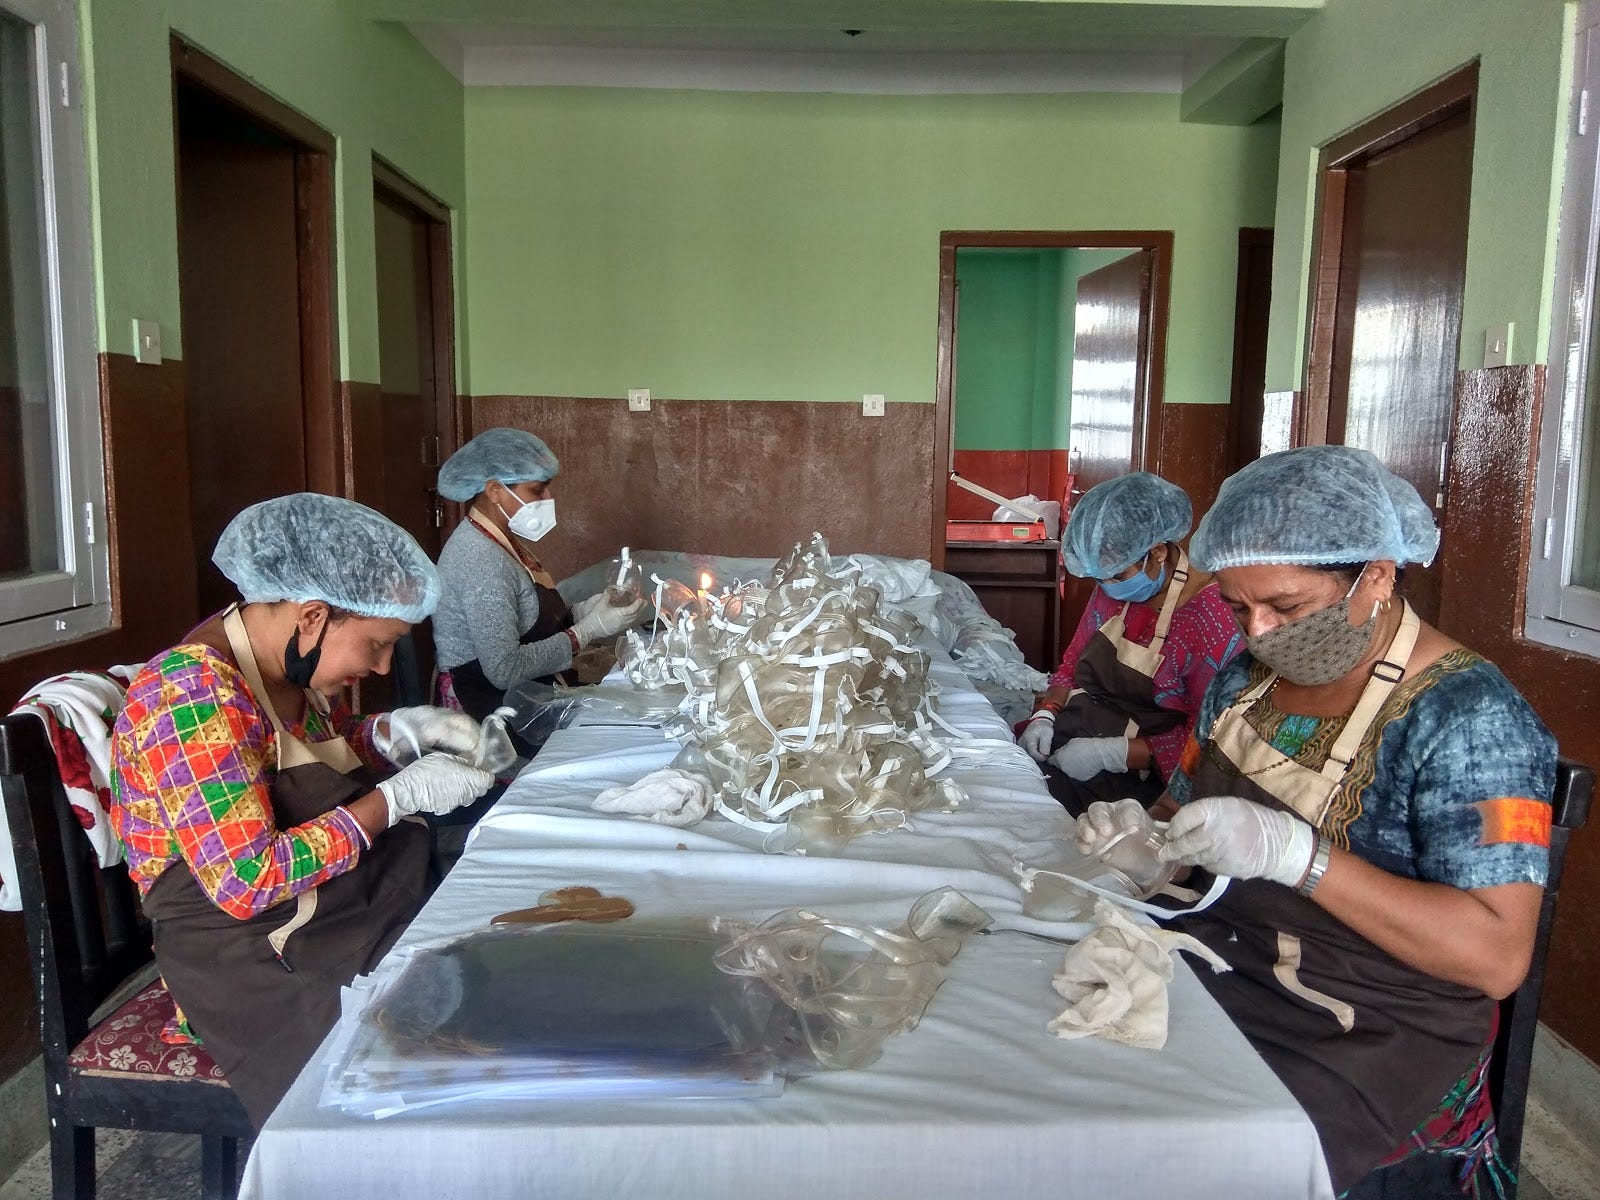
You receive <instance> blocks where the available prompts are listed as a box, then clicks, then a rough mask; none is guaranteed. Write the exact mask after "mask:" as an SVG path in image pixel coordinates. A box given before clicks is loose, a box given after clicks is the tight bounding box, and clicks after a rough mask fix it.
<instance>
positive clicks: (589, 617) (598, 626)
mask: <svg viewBox="0 0 1600 1200" xmlns="http://www.w3.org/2000/svg"><path fill="white" fill-rule="evenodd" d="M602 595H604V593H602ZM643 611H644V597H643V596H641V597H639V599H637V600H635V601H634V602H633V603H632V604H628V605H624V606H623V607H622V608H614V607H612V606H611V605H609V604H606V603H604V602H602V603H600V604H596V605H594V606H593V607H591V608H590V609H589V611H588V612H586V613H584V615H583V616H582V617H580V618H578V621H577V623H576V624H574V625H573V627H572V632H573V633H575V634H577V635H578V644H579V645H580V646H588V645H591V644H592V643H594V642H598V641H602V640H604V639H605V638H613V637H616V636H617V634H619V633H621V632H622V631H623V630H624V629H626V628H628V626H630V625H632V624H633V623H634V622H636V621H637V620H638V619H639V614H640V613H642V612H643Z"/></svg>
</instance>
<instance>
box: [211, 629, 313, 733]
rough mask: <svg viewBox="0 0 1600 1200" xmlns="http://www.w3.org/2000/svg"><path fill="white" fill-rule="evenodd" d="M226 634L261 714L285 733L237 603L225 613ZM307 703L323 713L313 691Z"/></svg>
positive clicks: (306, 691) (234, 657)
mask: <svg viewBox="0 0 1600 1200" xmlns="http://www.w3.org/2000/svg"><path fill="white" fill-rule="evenodd" d="M222 632H223V633H224V634H226V635H227V638H228V648H229V649H230V650H232V651H233V659H234V662H236V663H238V664H239V670H240V671H241V672H243V673H244V681H245V682H246V683H248V684H249V685H250V690H251V691H252V692H254V693H255V694H256V703H258V704H259V705H261V711H262V712H264V713H266V714H267V720H268V721H270V722H271V723H272V728H273V729H274V730H275V731H276V732H278V733H280V734H281V733H283V732H284V725H283V720H282V718H280V717H279V716H278V710H277V709H276V708H275V707H273V704H272V693H271V692H269V691H268V690H267V685H266V683H265V682H263V681H262V678H261V667H260V665H259V664H258V663H257V662H256V652H255V650H254V649H253V648H252V647H251V645H250V631H249V630H247V629H246V628H245V625H244V614H243V613H241V612H240V611H239V606H238V605H237V604H235V605H232V606H230V607H229V609H228V611H227V612H225V613H223V614H222ZM305 693H306V704H307V705H309V706H312V707H315V708H316V709H317V711H318V712H321V711H322V705H321V704H319V703H318V701H319V700H320V699H321V697H320V696H318V695H317V694H316V693H315V692H314V691H312V690H311V689H310V688H306V689H305Z"/></svg>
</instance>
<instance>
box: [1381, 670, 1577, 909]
mask: <svg viewBox="0 0 1600 1200" xmlns="http://www.w3.org/2000/svg"><path fill="white" fill-rule="evenodd" d="M1404 719H1405V721H1406V722H1407V724H1408V726H1409V728H1407V729H1406V730H1405V731H1404V734H1405V736H1404V740H1403V742H1401V744H1400V745H1397V746H1395V747H1393V750H1394V752H1392V753H1388V752H1387V751H1390V750H1391V747H1390V746H1388V745H1387V744H1385V746H1384V751H1386V752H1385V753H1380V754H1379V756H1378V759H1377V764H1376V776H1375V778H1374V779H1373V781H1372V785H1371V787H1372V788H1373V789H1382V790H1384V791H1388V792H1390V793H1391V794H1400V795H1403V794H1405V793H1406V791H1409V793H1410V798H1411V812H1410V820H1409V825H1410V834H1411V837H1412V838H1414V839H1415V841H1414V845H1412V846H1406V847H1404V848H1403V849H1404V850H1405V851H1409V852H1410V853H1409V854H1408V857H1411V858H1412V859H1413V862H1414V870H1415V872H1416V877H1417V878H1419V879H1426V880H1431V881H1433V882H1436V883H1447V884H1450V885H1451V886H1453V887H1458V888H1483V887H1496V886H1499V885H1501V884H1507V883H1537V884H1540V885H1543V884H1544V883H1545V881H1546V876H1547V874H1548V871H1549V859H1550V820H1551V810H1550V797H1551V794H1552V793H1553V791H1554V789H1555V766H1556V744H1555V738H1553V737H1552V736H1551V734H1550V731H1549V730H1548V729H1546V728H1545V726H1544V723H1543V722H1542V721H1540V720H1539V718H1538V716H1537V715H1535V713H1534V711H1533V709H1532V708H1530V707H1529V705H1528V702H1527V701H1526V700H1524V699H1523V698H1522V697H1521V695H1519V694H1518V693H1517V690H1516V689H1515V688H1514V687H1512V686H1511V682H1510V680H1508V679H1506V677H1505V676H1504V675H1502V674H1501V673H1500V671H1499V670H1498V669H1497V668H1495V667H1494V666H1493V665H1492V664H1490V663H1487V662H1484V661H1483V660H1481V659H1478V660H1477V661H1476V662H1475V664H1474V665H1473V666H1472V667H1470V668H1469V669H1467V670H1463V671H1459V672H1451V673H1447V674H1445V675H1444V676H1443V677H1442V678H1441V679H1440V680H1439V681H1438V682H1437V683H1435V684H1434V685H1433V686H1432V687H1430V688H1428V689H1427V691H1425V692H1423V693H1422V694H1421V695H1419V696H1418V697H1417V699H1416V702H1415V704H1414V705H1413V706H1412V709H1411V712H1410V713H1409V714H1408V716H1407V717H1406V718H1404ZM1397 723H1398V722H1397ZM1387 742H1388V738H1387V737H1385V743H1387ZM1379 829H1380V831H1382V832H1387V830H1385V829H1384V828H1383V827H1379ZM1362 833H1363V826H1362V824H1361V823H1360V822H1359V821H1358V822H1357V824H1356V825H1354V826H1353V827H1352V828H1351V848H1352V849H1364V847H1359V846H1358V844H1357V843H1358V839H1359V838H1360V837H1361V835H1362ZM1372 849H1373V851H1375V852H1376V853H1374V854H1373V857H1375V858H1376V857H1378V855H1379V854H1381V853H1382V852H1383V851H1384V850H1389V851H1390V852H1391V853H1392V852H1393V851H1394V850H1396V849H1402V848H1401V847H1398V846H1395V847H1389V846H1374V847H1373V848H1372Z"/></svg>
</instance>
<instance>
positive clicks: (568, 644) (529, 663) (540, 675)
mask: <svg viewBox="0 0 1600 1200" xmlns="http://www.w3.org/2000/svg"><path fill="white" fill-rule="evenodd" d="M559 469H560V464H559V463H558V462H557V461H556V456H555V455H554V454H552V453H551V452H550V447H548V446H546V445H545V444H544V442H542V441H540V440H539V439H538V438H536V437H534V435H533V434H531V433H528V432H526V431H525V430H521V429H505V428H501V429H489V430H486V431H485V432H483V433H480V434H479V435H478V436H477V437H475V438H473V439H472V440H471V441H470V442H468V443H467V444H466V445H465V446H462V447H461V449H459V450H457V451H456V452H455V453H454V454H452V455H451V456H450V457H449V458H448V459H446V460H445V464H444V466H442V467H441V468H439V494H440V495H441V496H444V497H445V498H446V499H449V500H459V501H461V502H463V503H466V504H467V505H468V509H467V519H466V520H465V521H463V522H462V523H461V524H460V525H459V526H457V528H456V531H455V532H454V533H452V534H451V535H450V540H449V541H448V542H446V543H445V547H444V551H443V552H442V553H441V554H440V555H439V578H440V582H441V583H442V585H443V594H442V595H441V597H440V600H439V609H438V611H437V612H436V613H435V614H434V617H433V637H434V645H435V649H436V651H437V654H438V660H439V688H440V693H441V696H442V699H443V701H444V703H445V704H446V705H448V706H450V707H455V708H461V709H463V710H464V711H466V712H467V713H470V714H471V715H472V716H474V717H477V718H479V719H480V720H481V719H482V718H484V717H486V716H488V715H489V714H490V713H492V712H493V711H494V710H495V709H496V708H498V707H499V706H500V704H501V702H502V699H503V698H504V696H505V693H506V691H507V689H509V688H512V687H515V686H516V685H517V684H519V683H522V682H523V681H525V680H529V679H538V680H543V681H545V682H553V681H554V680H556V679H557V678H560V677H561V676H562V674H563V673H564V672H567V671H568V670H569V668H571V666H572V656H573V655H574V654H575V653H577V652H578V651H579V650H580V649H582V648H583V647H584V646H586V645H588V644H590V643H591V642H596V641H600V640H602V639H605V638H608V637H615V636H616V635H617V634H619V633H621V632H622V631H623V630H624V629H626V628H627V627H628V626H629V625H632V624H633V623H634V622H635V621H636V620H638V618H639V613H640V611H641V610H642V609H643V607H644V602H643V600H640V601H638V602H636V603H634V604H632V605H628V606H625V607H620V608H616V607H612V606H611V605H608V604H606V603H605V600H604V595H603V593H602V594H601V595H599V596H595V597H592V598H590V599H588V600H584V601H580V602H579V603H578V606H577V608H576V610H569V609H568V608H567V604H566V602H565V601H564V600H562V598H561V594H560V593H559V592H557V591H556V588H555V581H554V580H552V579H551V577H550V574H549V572H547V571H546V570H545V569H544V567H543V566H542V565H541V564H540V562H539V560H538V558H537V557H536V556H535V555H534V554H533V551H532V549H531V548H530V547H531V544H532V543H533V542H535V541H538V540H539V539H540V538H542V537H543V536H544V535H545V534H547V533H549V532H550V530H551V529H553V528H555V523H556V515H555V506H556V502H555V501H554V500H553V499H551V498H550V481H551V480H553V479H554V478H555V476H556V472H557V471H558V470H559Z"/></svg>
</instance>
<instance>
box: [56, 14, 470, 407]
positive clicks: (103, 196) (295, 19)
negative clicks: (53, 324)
mask: <svg viewBox="0 0 1600 1200" xmlns="http://www.w3.org/2000/svg"><path fill="white" fill-rule="evenodd" d="M80 16H81V19H82V25H83V29H84V40H85V53H86V57H87V60H88V62H89V71H88V72H87V75H88V87H87V88H86V89H85V91H86V93H87V111H88V117H89V156H90V163H89V167H90V175H91V190H92V193H93V200H94V223H95V243H96V245H95V259H96V274H97V276H98V285H99V286H98V296H97V305H98V317H99V344H100V348H101V349H102V350H105V351H114V352H119V353H125V354H126V353H132V351H133V345H132V332H131V321H132V318H134V317H142V318H146V319H154V320H157V321H159V322H160V323H161V329H162V341H163V350H164V352H165V354H166V356H167V357H169V358H180V357H182V353H183V351H182V328H181V321H180V319H179V302H178V240H177V199H176V186H175V179H174V174H173V141H172V139H173V120H172V69H171V65H170V64H171V56H170V52H169V49H168V37H169V34H170V33H171V32H174V31H175V32H177V33H180V34H182V35H183V36H184V37H186V38H188V39H189V40H190V41H192V42H194V43H195V44H197V45H198V46H200V47H201V48H202V49H204V50H205V51H206V52H207V53H208V54H210V55H212V56H213V57H214V58H218V59H220V60H222V61H223V62H224V63H226V64H227V65H228V66H229V67H231V68H232V69H233V70H235V71H237V72H238V73H239V74H241V75H243V76H245V77H246V78H247V79H250V80H251V81H252V82H254V83H255V84H256V85H257V86H259V87H261V88H262V89H263V90H265V91H267V92H270V93H271V94H272V95H274V96H276V97H278V98H279V99H280V100H282V101H284V103H286V104H288V105H289V106H291V107H292V108H294V109H296V110H298V111H299V112H301V113H303V114H304V115H305V116H307V117H309V118H310V119H311V120H313V121H315V122H317V123H318V124H319V125H321V126H322V127H323V128H325V129H327V130H328V131H329V132H331V133H332V134H334V135H335V137H336V138H337V142H338V145H337V152H336V162H335V193H336V196H335V203H336V231H337V272H338V274H337V280H336V285H337V299H338V324H339V359H340V374H341V377H342V378H345V379H353V380H361V381H366V382H376V381H377V379H378V319H377V298H376V290H375V266H374V259H373V240H372V219H373V217H372V155H373V153H374V152H376V153H378V154H379V155H381V156H382V157H384V158H385V159H387V160H389V161H390V162H392V163H393V164H394V165H395V166H397V167H399V168H400V170H402V171H404V172H405V173H406V174H407V175H409V176H410V177H411V178H413V179H415V180H416V181H417V182H418V183H419V184H421V185H422V186H423V187H425V188H426V189H428V190H429V191H430V192H432V193H433V194H434V195H436V196H437V197H438V198H439V199H440V200H442V201H444V202H445V203H446V204H448V205H450V206H452V207H459V206H460V205H461V204H462V202H463V200H464V198H465V190H466V189H465V178H464V150H463V140H464V133H463V121H464V117H463V111H462V108H463V95H464V89H463V88H462V86H461V84H460V83H459V82H458V81H457V80H456V79H455V78H454V77H453V76H452V75H450V73H449V72H448V71H446V70H445V69H444V67H442V66H441V65H440V64H439V63H438V62H437V61H436V60H435V59H434V58H433V57H432V56H431V55H429V54H428V52H427V51H425V50H424V49H423V48H422V47H421V46H420V45H419V44H418V43H417V41H416V39H415V38H413V37H412V36H411V35H410V34H409V33H407V32H406V31H405V30H403V29H401V28H400V27H399V26H396V25H384V24H376V23H373V22H370V21H366V20H363V19H361V18H360V17H359V16H358V15H357V14H355V13H352V12H351V11H349V10H348V9H347V7H346V6H345V5H343V4H338V3H333V2H331V0H273V2H272V3H260V2H258V0H80ZM462 290H463V289H461V287H460V285H459V280H458V286H457V294H458V295H460V294H461V293H462Z"/></svg>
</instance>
